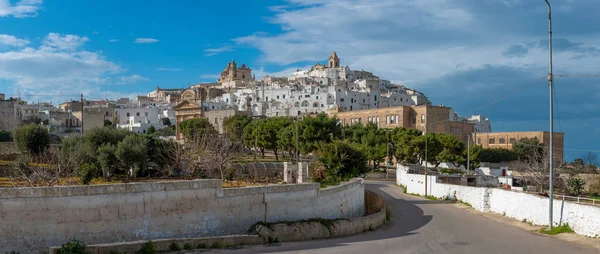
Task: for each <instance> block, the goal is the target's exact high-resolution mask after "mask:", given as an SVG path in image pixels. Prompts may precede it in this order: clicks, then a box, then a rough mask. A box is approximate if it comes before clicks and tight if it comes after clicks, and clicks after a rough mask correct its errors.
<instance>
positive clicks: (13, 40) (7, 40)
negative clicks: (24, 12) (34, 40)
mask: <svg viewBox="0 0 600 254" xmlns="http://www.w3.org/2000/svg"><path fill="white" fill-rule="evenodd" d="M2 44H4V45H7V46H11V47H23V46H25V45H27V44H29V40H27V39H19V38H17V37H14V36H12V35H8V34H0V45H2Z"/></svg>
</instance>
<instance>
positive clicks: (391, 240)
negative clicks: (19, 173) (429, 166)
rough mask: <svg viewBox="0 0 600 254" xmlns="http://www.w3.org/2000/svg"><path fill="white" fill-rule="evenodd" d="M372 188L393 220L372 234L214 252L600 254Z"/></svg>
mask: <svg viewBox="0 0 600 254" xmlns="http://www.w3.org/2000/svg"><path fill="white" fill-rule="evenodd" d="M367 188H368V189H370V190H374V191H376V192H378V193H382V194H383V196H384V198H385V200H386V202H387V203H388V205H389V206H390V208H391V209H392V219H391V221H390V222H389V223H387V224H386V225H384V226H382V227H381V228H379V229H377V230H375V231H373V232H367V233H364V234H359V235H354V236H348V237H341V238H333V239H326V240H316V241H307V242H290V243H282V244H281V245H279V246H250V247H245V248H242V249H237V250H216V251H214V252H210V253H226V254H242V253H244V254H245V253H344V254H345V253H369V254H378V253H457V254H458V253H461V254H462V253H502V254H506V253H511V254H513V253H544V254H548V253H556V254H567V253H569V254H573V253H598V252H597V251H595V250H593V249H590V248H587V247H583V246H577V245H574V244H571V243H569V242H564V241H561V240H557V239H554V238H550V237H545V236H541V235H538V234H534V233H532V232H528V231H525V230H523V229H519V228H516V227H513V226H509V225H506V224H502V223H499V222H496V221H493V220H490V219H488V218H486V217H484V216H480V215H478V214H476V213H472V212H469V211H465V210H464V209H461V208H458V207H456V206H454V205H452V204H449V203H447V202H442V201H432V200H426V199H423V198H420V197H413V196H410V195H406V194H403V193H402V189H401V188H399V187H397V186H395V185H394V184H393V183H392V182H378V181H367ZM204 253H206V252H204Z"/></svg>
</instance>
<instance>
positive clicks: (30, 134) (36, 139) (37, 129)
mask: <svg viewBox="0 0 600 254" xmlns="http://www.w3.org/2000/svg"><path fill="white" fill-rule="evenodd" d="M13 139H14V141H15V143H16V144H17V147H18V148H19V150H21V151H22V152H26V153H31V154H40V153H43V152H44V151H45V150H46V148H48V146H49V145H50V134H48V130H47V129H46V128H44V127H42V126H39V125H35V124H28V125H25V126H23V127H19V128H16V129H15V132H14V133H13Z"/></svg>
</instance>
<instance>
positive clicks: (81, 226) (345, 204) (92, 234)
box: [0, 179, 365, 253]
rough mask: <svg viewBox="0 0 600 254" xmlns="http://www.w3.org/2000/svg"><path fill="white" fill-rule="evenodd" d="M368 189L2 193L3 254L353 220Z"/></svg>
mask: <svg viewBox="0 0 600 254" xmlns="http://www.w3.org/2000/svg"><path fill="white" fill-rule="evenodd" d="M364 210H365V208H364V184H363V182H362V180H360V179H356V180H353V181H351V182H348V183H344V184H341V185H339V186H334V187H330V188H326V189H319V185H318V184H316V183H307V184H288V185H274V186H263V187H246V188H231V189H222V188H221V181H220V180H194V181H178V182H159V183H131V184H119V185H96V186H68V187H62V186H61V187H42V188H14V189H0V253H2V252H7V251H19V252H22V253H23V252H40V251H42V250H47V248H48V247H49V246H60V245H61V244H63V243H65V242H67V241H68V240H71V239H78V240H82V241H84V242H85V243H87V244H99V243H110V242H124V241H136V240H150V239H161V238H189V237H204V236H220V235H232V234H242V233H245V232H246V230H248V228H249V227H250V226H251V225H253V224H254V223H256V222H258V221H268V222H276V221H285V220H287V221H293V220H302V219H309V218H315V217H320V218H326V219H335V218H354V217H359V216H362V215H363V214H364Z"/></svg>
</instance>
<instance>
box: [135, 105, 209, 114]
mask: <svg viewBox="0 0 600 254" xmlns="http://www.w3.org/2000/svg"><path fill="white" fill-rule="evenodd" d="M213 107H214V106H213ZM144 116H148V112H144Z"/></svg>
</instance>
